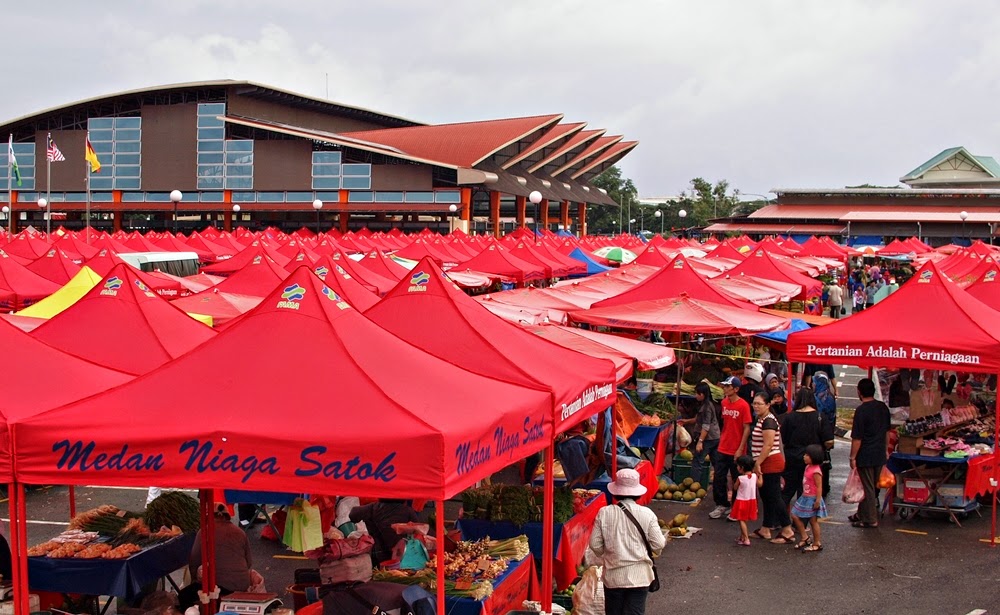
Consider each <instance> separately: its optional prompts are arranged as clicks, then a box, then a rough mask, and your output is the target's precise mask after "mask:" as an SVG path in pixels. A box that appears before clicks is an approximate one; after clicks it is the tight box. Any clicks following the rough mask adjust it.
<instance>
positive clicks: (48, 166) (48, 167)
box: [45, 132, 52, 241]
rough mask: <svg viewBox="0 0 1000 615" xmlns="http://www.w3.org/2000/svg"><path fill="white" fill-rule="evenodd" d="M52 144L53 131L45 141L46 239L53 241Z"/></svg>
mask: <svg viewBox="0 0 1000 615" xmlns="http://www.w3.org/2000/svg"><path fill="white" fill-rule="evenodd" d="M51 144H52V133H51V132H50V133H49V136H48V139H46V141H45V239H46V240H48V241H52V214H51V213H50V212H51V211H52V156H49V146H50V145H51Z"/></svg>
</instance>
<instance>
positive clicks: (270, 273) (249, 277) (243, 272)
mask: <svg viewBox="0 0 1000 615" xmlns="http://www.w3.org/2000/svg"><path fill="white" fill-rule="evenodd" d="M287 277H288V271H286V270H285V269H284V268H283V267H282V266H281V265H279V264H278V263H276V262H275V261H274V260H272V259H270V258H268V257H267V256H266V255H263V254H258V255H257V256H256V257H254V260H252V261H250V262H249V263H248V264H246V265H244V266H243V267H242V268H240V269H239V270H238V271H236V272H235V273H233V274H232V275H230V276H229V277H227V278H226V279H224V280H223V281H221V282H219V283H218V284H216V285H215V286H214V287H212V288H213V289H215V290H218V291H219V292H226V293H236V294H238V295H250V296H253V297H265V296H267V295H268V294H270V293H271V291H273V290H274V289H275V288H276V287H277V286H278V284H280V283H281V281H282V280H284V279H285V278H287ZM195 296H197V295H195Z"/></svg>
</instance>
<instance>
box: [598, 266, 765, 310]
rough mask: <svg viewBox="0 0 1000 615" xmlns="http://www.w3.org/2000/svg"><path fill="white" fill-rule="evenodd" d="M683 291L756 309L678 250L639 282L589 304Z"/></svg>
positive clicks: (604, 304) (694, 296)
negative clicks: (711, 279)
mask: <svg viewBox="0 0 1000 615" xmlns="http://www.w3.org/2000/svg"><path fill="white" fill-rule="evenodd" d="M681 293H684V294H685V295H687V296H688V297H689V298H691V299H701V300H703V301H711V302H715V303H722V304H725V305H731V306H734V307H738V308H743V309H746V310H752V311H756V310H757V307H756V306H755V305H752V304H750V303H747V302H746V301H741V300H739V299H736V298H734V297H732V296H731V295H729V294H726V293H724V292H722V291H721V290H719V289H717V288H716V287H715V286H713V285H712V284H709V282H708V281H707V280H706V279H705V278H704V277H702V276H701V275H700V274H699V273H697V272H695V270H694V269H693V268H692V267H691V264H690V263H689V262H688V260H687V258H685V257H684V256H683V255H682V254H678V255H677V256H676V257H674V259H673V260H672V261H671V262H670V263H668V264H667V265H666V266H665V267H662V268H661V269H660V270H659V271H657V272H656V273H654V274H653V275H651V276H649V277H648V278H646V279H645V280H643V281H641V282H639V283H638V284H636V285H635V286H633V287H632V288H630V289H628V290H626V291H625V292H622V293H619V294H617V295H615V296H614V297H609V298H607V299H604V300H603V301H599V302H597V303H595V304H593V305H592V306H591V307H592V308H605V307H612V306H617V305H625V304H626V303H634V302H636V301H647V300H650V299H666V298H668V297H676V296H678V295H680V294H681Z"/></svg>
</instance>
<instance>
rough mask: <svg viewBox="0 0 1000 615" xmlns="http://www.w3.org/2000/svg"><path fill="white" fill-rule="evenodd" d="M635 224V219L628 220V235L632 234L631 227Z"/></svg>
mask: <svg viewBox="0 0 1000 615" xmlns="http://www.w3.org/2000/svg"><path fill="white" fill-rule="evenodd" d="M633 224H635V218H629V219H628V234H629V235H631V234H632V225H633Z"/></svg>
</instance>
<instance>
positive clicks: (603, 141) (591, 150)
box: [552, 135, 624, 176]
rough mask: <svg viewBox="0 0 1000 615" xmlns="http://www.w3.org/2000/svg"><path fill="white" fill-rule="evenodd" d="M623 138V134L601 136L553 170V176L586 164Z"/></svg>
mask: <svg viewBox="0 0 1000 615" xmlns="http://www.w3.org/2000/svg"><path fill="white" fill-rule="evenodd" d="M623 138H624V137H622V135H612V136H610V137H601V138H599V139H597V140H596V141H594V142H593V143H591V144H590V145H588V146H587V147H586V148H584V150H583V151H582V152H580V153H579V154H577V155H576V156H574V157H573V158H571V159H570V160H569V161H567V162H566V163H565V164H563V165H562V166H561V167H559V168H558V169H556V170H555V171H553V172H552V175H553V176H555V175H559V174H560V173H562V172H563V171H565V170H566V169H572V168H574V167H578V166H580V165H582V164H584V163H585V162H587V161H588V160H589V159H590V158H591V157H593V156H596V155H597V154H600V153H601V152H603V151H604V150H606V149H608V148H609V147H611V146H612V145H614V144H615V143H618V142H619V141H621V140H622V139H623Z"/></svg>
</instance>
